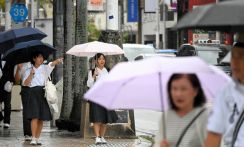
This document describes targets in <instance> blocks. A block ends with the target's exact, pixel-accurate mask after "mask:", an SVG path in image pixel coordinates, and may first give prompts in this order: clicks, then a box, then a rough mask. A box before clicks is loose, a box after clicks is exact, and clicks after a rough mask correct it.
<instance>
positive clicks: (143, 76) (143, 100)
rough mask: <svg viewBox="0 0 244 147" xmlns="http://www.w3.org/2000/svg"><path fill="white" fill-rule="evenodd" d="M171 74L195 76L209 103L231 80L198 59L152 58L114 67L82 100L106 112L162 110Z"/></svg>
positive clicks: (166, 99)
mask: <svg viewBox="0 0 244 147" xmlns="http://www.w3.org/2000/svg"><path fill="white" fill-rule="evenodd" d="M173 73H195V74H196V75H197V76H198V78H199V80H200V82H201V86H202V88H203V90H204V92H205V94H206V96H207V98H208V99H209V100H211V99H212V98H213V97H214V96H215V94H216V92H217V91H218V90H219V89H220V88H221V86H222V85H224V84H225V83H226V82H227V81H229V80H230V78H229V77H228V76H227V75H226V74H225V73H224V72H223V71H221V70H220V69H218V68H217V67H214V66H210V65H208V64H207V63H205V62H204V61H203V60H202V59H200V58H198V57H177V58H167V57H152V58H149V59H145V60H142V61H136V62H126V63H119V64H117V65H116V66H115V67H114V68H113V69H112V70H111V71H110V72H109V74H108V76H107V77H105V78H104V79H101V80H98V81H97V82H96V83H95V84H94V86H93V87H92V88H90V89H89V90H88V91H87V93H86V94H85V98H86V99H87V100H89V101H93V102H95V103H98V104H100V105H102V106H104V107H106V108H107V109H135V108H139V109H152V110H158V111H163V110H165V109H166V108H167V107H168V96H167V90H166V89H167V83H168V79H169V78H170V76H171V75H172V74H173ZM220 85H221V86H220Z"/></svg>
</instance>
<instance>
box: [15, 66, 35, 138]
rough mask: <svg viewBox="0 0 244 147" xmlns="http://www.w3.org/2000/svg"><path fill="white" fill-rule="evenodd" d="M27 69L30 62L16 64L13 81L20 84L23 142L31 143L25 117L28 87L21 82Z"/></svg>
mask: <svg viewBox="0 0 244 147" xmlns="http://www.w3.org/2000/svg"><path fill="white" fill-rule="evenodd" d="M28 68H31V63H30V62H26V63H22V64H18V65H16V72H15V81H16V83H20V85H21V92H20V95H21V101H22V117H23V133H24V137H25V141H31V136H32V134H31V122H30V120H29V119H27V116H26V114H27V111H28V107H27V102H28V98H29V89H30V87H28V86H24V82H23V80H22V79H23V74H24V72H25V71H26V70H27V69H28Z"/></svg>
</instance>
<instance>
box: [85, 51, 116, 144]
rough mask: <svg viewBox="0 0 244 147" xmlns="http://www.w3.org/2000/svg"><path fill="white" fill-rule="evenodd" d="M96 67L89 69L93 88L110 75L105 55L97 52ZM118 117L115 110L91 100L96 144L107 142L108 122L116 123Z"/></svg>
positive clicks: (89, 80)
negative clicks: (96, 82)
mask: <svg viewBox="0 0 244 147" xmlns="http://www.w3.org/2000/svg"><path fill="white" fill-rule="evenodd" d="M94 59H95V61H96V67H95V68H94V69H92V70H90V71H89V73H88V80H87V87H89V88H91V87H92V86H93V85H94V82H95V81H97V80H99V79H101V78H104V77H105V76H107V75H108V70H107V69H106V67H105V63H106V59H105V55H104V54H101V53H97V54H96V55H95V56H94ZM117 119H118V117H117V114H116V112H115V111H109V110H107V109H106V108H104V107H102V106H100V105H98V104H95V103H93V102H90V122H91V123H93V130H94V133H95V135H96V138H95V144H106V143H107V141H106V140H105V139H104V135H105V132H106V128H107V127H106V124H107V123H115V122H116V121H117Z"/></svg>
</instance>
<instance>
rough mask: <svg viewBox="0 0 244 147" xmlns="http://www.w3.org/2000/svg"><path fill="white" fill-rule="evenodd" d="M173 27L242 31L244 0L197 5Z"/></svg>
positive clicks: (243, 29) (243, 26) (243, 25)
mask: <svg viewBox="0 0 244 147" xmlns="http://www.w3.org/2000/svg"><path fill="white" fill-rule="evenodd" d="M175 28H176V29H187V28H189V29H207V30H215V31H216V30H219V31H224V32H241V31H242V32H243V31H244V0H232V1H224V2H220V3H217V4H209V5H206V6H200V7H197V8H195V9H194V10H192V11H191V12H188V13H187V14H186V15H185V16H183V17H182V19H180V20H179V22H178V23H177V24H176V26H175Z"/></svg>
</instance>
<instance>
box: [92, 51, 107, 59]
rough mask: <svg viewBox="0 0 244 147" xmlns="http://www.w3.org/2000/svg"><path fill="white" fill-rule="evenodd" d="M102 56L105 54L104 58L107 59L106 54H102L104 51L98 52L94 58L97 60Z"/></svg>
mask: <svg viewBox="0 0 244 147" xmlns="http://www.w3.org/2000/svg"><path fill="white" fill-rule="evenodd" d="M101 56H103V57H104V59H105V61H106V58H105V55H104V54H102V53H97V54H96V55H95V56H94V59H95V60H96V61H97V59H98V58H100V57H101Z"/></svg>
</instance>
